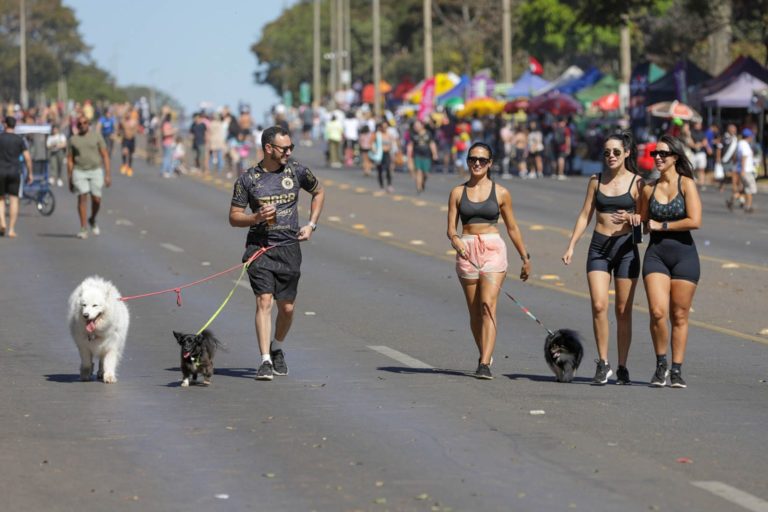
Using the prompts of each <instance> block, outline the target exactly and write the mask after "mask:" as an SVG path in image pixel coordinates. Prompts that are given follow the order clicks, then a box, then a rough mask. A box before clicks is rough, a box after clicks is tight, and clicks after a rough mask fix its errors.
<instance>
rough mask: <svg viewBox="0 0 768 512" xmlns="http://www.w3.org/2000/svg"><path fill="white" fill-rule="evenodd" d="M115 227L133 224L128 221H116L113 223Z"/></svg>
mask: <svg viewBox="0 0 768 512" xmlns="http://www.w3.org/2000/svg"><path fill="white" fill-rule="evenodd" d="M115 226H133V222H131V221H129V220H128V219H117V220H116V221H115Z"/></svg>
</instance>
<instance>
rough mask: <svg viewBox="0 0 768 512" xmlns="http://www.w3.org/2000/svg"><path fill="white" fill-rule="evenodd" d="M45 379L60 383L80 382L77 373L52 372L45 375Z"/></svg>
mask: <svg viewBox="0 0 768 512" xmlns="http://www.w3.org/2000/svg"><path fill="white" fill-rule="evenodd" d="M45 380H47V381H48V382H62V383H72V382H80V374H79V373H54V374H51V375H46V376H45Z"/></svg>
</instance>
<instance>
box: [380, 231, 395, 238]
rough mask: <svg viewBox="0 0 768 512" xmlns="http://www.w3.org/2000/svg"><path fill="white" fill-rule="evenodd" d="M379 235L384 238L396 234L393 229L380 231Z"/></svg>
mask: <svg viewBox="0 0 768 512" xmlns="http://www.w3.org/2000/svg"><path fill="white" fill-rule="evenodd" d="M379 236H382V237H384V238H389V237H391V236H394V235H393V234H392V232H391V231H379Z"/></svg>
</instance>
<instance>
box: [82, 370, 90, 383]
mask: <svg viewBox="0 0 768 512" xmlns="http://www.w3.org/2000/svg"><path fill="white" fill-rule="evenodd" d="M91 378H92V376H91V370H83V369H80V380H81V381H83V382H88V381H90V380H91Z"/></svg>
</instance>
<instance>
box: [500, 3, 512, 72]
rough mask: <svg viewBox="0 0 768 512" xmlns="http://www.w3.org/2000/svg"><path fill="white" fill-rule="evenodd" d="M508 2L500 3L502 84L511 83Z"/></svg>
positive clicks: (510, 33) (509, 8)
mask: <svg viewBox="0 0 768 512" xmlns="http://www.w3.org/2000/svg"><path fill="white" fill-rule="evenodd" d="M509 4H510V0H503V2H502V18H501V19H502V21H501V24H502V27H501V30H502V38H501V44H502V46H503V49H502V52H501V54H502V56H503V60H504V82H505V83H510V82H512V13H511V7H510V5H509Z"/></svg>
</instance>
